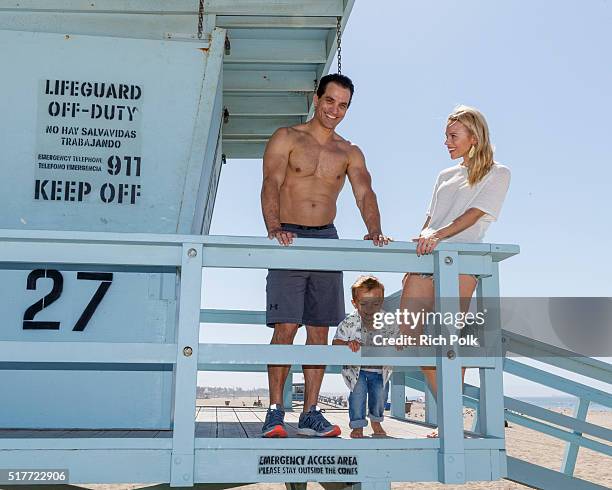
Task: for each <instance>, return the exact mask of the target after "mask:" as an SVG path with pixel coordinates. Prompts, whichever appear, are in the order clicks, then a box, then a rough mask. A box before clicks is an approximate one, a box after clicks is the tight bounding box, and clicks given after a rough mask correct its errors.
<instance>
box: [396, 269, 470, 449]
mask: <svg viewBox="0 0 612 490" xmlns="http://www.w3.org/2000/svg"><path fill="white" fill-rule="evenodd" d="M477 284H478V281H477V280H476V278H474V276H471V275H465V274H461V275H460V276H459V298H460V302H459V303H460V304H459V308H460V309H461V311H462V312H463V313H466V312H467V311H468V310H469V308H470V302H471V300H472V295H473V294H474V290H475V289H476V285H477ZM403 286H404V287H403V290H402V297H401V300H400V309H401V310H403V309H407V310H408V311H414V312H417V311H420V310H421V309H423V310H425V311H426V312H427V311H432V310H433V307H434V302H435V290H434V283H433V279H432V278H429V277H422V276H421V275H420V274H410V273H409V274H406V276H404V281H403ZM413 332H414V333H415V334H416V335H420V334H421V333H422V332H423V324H422V323H421V324H420V325H417V326H415V329H414V330H413ZM421 370H422V371H423V376H424V378H425V381H426V382H427V384H428V385H429V388H430V390H431V392H432V394H433V395H434V397H436V398H437V395H438V382H437V379H436V368H434V367H429V366H428V367H422V368H421ZM464 379H465V368H461V385H462V386H463V381H464ZM432 435H433V434H432ZM434 437H437V434H436V435H434Z"/></svg>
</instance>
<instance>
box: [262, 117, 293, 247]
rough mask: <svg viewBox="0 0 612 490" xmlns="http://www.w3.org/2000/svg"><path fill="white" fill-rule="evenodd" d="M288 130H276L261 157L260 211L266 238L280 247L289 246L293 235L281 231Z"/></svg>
mask: <svg viewBox="0 0 612 490" xmlns="http://www.w3.org/2000/svg"><path fill="white" fill-rule="evenodd" d="M289 151H290V141H289V130H288V129H287V128H279V129H277V130H276V131H275V132H274V134H273V135H272V137H271V138H270V140H269V141H268V144H267V145H266V150H265V152H264V157H263V182H262V186H261V211H262V213H263V218H264V222H265V224H266V229H267V231H268V238H270V239H272V238H276V239H277V240H278V242H279V243H280V244H281V245H290V244H291V243H292V242H293V238H294V236H295V235H294V234H293V233H289V232H285V231H282V230H281V224H280V188H281V186H282V185H283V182H284V181H285V176H286V173H287V166H288V165H289Z"/></svg>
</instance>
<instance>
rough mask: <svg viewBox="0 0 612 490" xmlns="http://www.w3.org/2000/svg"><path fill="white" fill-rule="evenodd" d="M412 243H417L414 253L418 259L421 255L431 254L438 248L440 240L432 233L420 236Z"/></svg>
mask: <svg viewBox="0 0 612 490" xmlns="http://www.w3.org/2000/svg"><path fill="white" fill-rule="evenodd" d="M412 241H413V242H417V248H416V253H417V257H420V256H421V255H427V254H430V253H432V252H433V251H434V249H435V248H436V247H437V246H438V242H439V241H440V238H439V237H438V235H437V233H436V232H433V233H430V234H427V235H421V236H420V237H419V238H413V240H412Z"/></svg>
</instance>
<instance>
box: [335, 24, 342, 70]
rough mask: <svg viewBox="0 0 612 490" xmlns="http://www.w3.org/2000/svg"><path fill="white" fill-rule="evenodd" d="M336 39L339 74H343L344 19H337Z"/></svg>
mask: <svg viewBox="0 0 612 490" xmlns="http://www.w3.org/2000/svg"><path fill="white" fill-rule="evenodd" d="M336 20H337V24H336V39H337V42H338V73H342V26H341V25H340V23H341V21H342V17H340V16H338V17H336Z"/></svg>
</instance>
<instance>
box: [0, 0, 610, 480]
mask: <svg viewBox="0 0 612 490" xmlns="http://www.w3.org/2000/svg"><path fill="white" fill-rule="evenodd" d="M352 4H353V2H352V1H350V0H295V1H290V0H287V1H283V0H206V1H205V2H199V3H198V1H197V0H165V1H162V0H2V1H1V2H0V47H1V49H0V64H1V66H2V67H3V68H4V71H3V76H2V77H1V78H0V113H1V114H2V116H3V117H2V118H1V119H0V147H1V148H2V154H1V155H0V161H1V169H2V171H3V177H2V179H0V204H1V206H2V213H0V265H1V268H0V278H1V280H0V284H1V286H0V288H1V291H0V315H1V316H0V318H1V319H2V326H1V329H0V396H1V397H2V398H1V403H0V477H2V478H5V479H6V478H8V477H7V475H8V473H7V472H8V471H9V470H10V471H13V472H15V471H18V472H21V473H18V477H19V475H21V477H22V478H21V477H20V479H22V481H21V483H27V484H28V485H35V484H37V483H46V482H47V481H45V480H40V479H39V480H38V481H32V480H31V478H32V477H31V476H28V475H27V472H28V470H34V469H38V470H48V471H50V472H51V473H52V476H53V475H55V476H54V477H53V479H54V481H55V483H56V484H57V483H64V484H65V485H66V488H69V486H68V484H70V485H71V486H72V487H73V488H78V484H79V483H118V484H122V483H123V484H125V483H142V484H151V483H158V484H159V485H158V486H156V487H155V488H169V487H174V488H176V487H194V486H195V487H198V488H208V489H219V488H227V487H232V486H238V485H241V484H244V483H254V482H285V483H292V484H298V483H303V482H307V481H320V482H322V483H324V484H328V483H335V485H336V488H339V487H342V484H345V485H347V486H353V487H361V488H364V489H365V488H371V489H374V488H376V489H380V490H382V489H385V488H389V485H390V482H402V481H432V482H433V481H439V482H446V483H462V482H466V481H474V480H484V481H491V480H498V479H500V478H509V479H512V480H516V481H520V482H524V483H526V484H528V485H531V486H534V487H538V488H553V487H554V488H556V489H563V488H568V489H569V488H571V489H576V488H585V489H586V488H603V487H598V486H597V485H594V484H592V483H589V482H586V481H584V480H579V479H577V478H574V477H573V476H572V474H573V471H574V466H575V462H576V456H577V452H578V449H579V448H580V447H587V448H589V449H592V450H596V451H599V452H601V453H602V454H604V455H607V456H610V455H612V449H611V446H610V445H609V444H606V443H605V442H604V441H608V442H609V441H610V440H612V437H611V431H610V430H609V429H606V428H603V427H599V426H596V425H593V424H590V423H587V422H585V418H586V414H587V411H588V408H589V404H590V403H591V402H596V403H599V404H602V405H606V406H608V407H610V406H612V401H611V397H610V394H609V393H605V392H602V391H599V390H596V389H593V388H591V387H589V386H588V385H584V384H579V383H575V382H570V381H568V380H566V379H563V378H561V377H559V376H556V375H553V374H550V373H547V372H545V371H544V370H541V369H536V368H533V367H531V366H528V365H527V364H524V363H521V362H519V361H517V360H510V359H503V358H502V356H501V355H492V356H469V357H464V356H462V355H461V352H457V351H455V350H453V349H447V350H445V351H444V352H438V351H435V350H432V351H431V352H430V354H429V355H425V356H420V357H397V356H391V355H389V356H388V357H383V358H381V357H377V358H376V364H389V365H393V366H396V370H395V372H394V375H393V378H392V387H391V398H392V414H393V416H394V418H395V419H397V420H400V421H402V423H406V424H410V423H411V422H410V421H408V420H406V419H405V413H404V390H405V386H410V387H413V388H416V389H420V390H422V391H424V392H425V394H426V399H427V422H428V423H431V424H434V423H436V424H437V425H438V426H439V429H440V438H439V439H425V438H407V439H380V440H361V441H358V440H346V439H334V440H325V441H321V440H311V439H297V438H289V439H284V440H265V439H261V438H259V437H257V436H258V434H259V425H260V423H259V422H257V421H256V420H254V421H253V423H252V424H251V425H249V424H245V423H243V422H242V421H240V420H233V419H232V420H216V421H211V420H208V421H204V422H202V421H199V420H196V417H195V413H196V377H197V373H198V371H199V370H206V371H214V370H226V371H263V370H265V366H266V364H268V363H274V364H291V365H293V366H294V367H295V368H296V369H297V368H298V367H299V365H301V364H326V365H328V366H329V368H328V371H329V372H338V369H339V367H338V366H340V365H342V364H372V363H373V358H368V357H360V356H359V355H357V354H353V353H350V352H348V350H347V349H340V348H336V347H331V346H329V347H326V346H308V347H305V346H270V345H236V344H232V345H219V344H205V343H200V342H199V331H200V328H206V324H207V323H227V324H236V325H262V324H263V323H264V314H263V312H258V311H244V310H202V309H201V307H200V305H201V298H202V294H203V295H206V287H207V285H206V272H205V270H206V269H207V268H211V267H232V268H262V269H265V268H269V267H273V268H308V269H320V270H329V269H341V270H347V271H351V270H353V271H354V270H367V271H386V272H405V271H414V272H433V273H434V274H435V275H436V284H437V291H436V295H437V297H438V299H440V300H441V301H439V302H438V304H439V305H440V308H443V309H444V310H445V311H457V309H458V300H457V295H458V291H457V275H458V274H459V273H469V274H478V275H480V276H481V278H482V279H481V281H480V286H479V288H478V298H479V301H488V302H489V304H493V305H495V302H496V301H497V299H498V298H499V276H498V264H499V262H500V261H502V260H505V259H508V258H510V257H511V256H513V255H515V254H517V253H518V247H517V246H515V245H493V244H478V245H474V244H445V245H443V246H440V247H439V248H438V250H437V252H436V253H435V254H434V255H433V256H430V257H424V258H417V257H416V255H415V249H414V245H413V244H410V243H394V244H392V245H391V246H389V247H386V248H385V249H382V250H379V249H376V248H374V247H371V245H369V244H368V243H364V242H361V241H350V240H338V241H332V240H326V241H325V243H324V244H322V243H321V242H320V241H315V240H306V239H299V240H297V241H296V244H295V245H294V246H292V247H290V248H280V247H278V246H276V245H275V244H274V243H272V242H270V241H269V240H267V239H264V238H255V237H238V236H211V235H209V234H208V231H209V227H210V222H211V217H212V213H213V209H214V203H215V197H216V189H217V183H218V180H219V174H220V172H221V168H222V164H223V162H224V161H225V159H226V158H258V157H261V155H262V153H263V148H264V146H265V143H266V141H267V138H268V137H269V136H270V135H271V134H272V132H273V131H274V130H275V129H276V128H278V127H280V126H288V125H292V124H296V123H299V122H302V121H305V120H306V118H307V117H308V114H309V111H310V106H311V102H312V95H313V92H314V88H315V86H316V83H317V80H318V79H319V78H320V77H321V75H322V74H324V73H326V72H327V71H328V70H329V68H330V66H331V64H332V60H333V57H334V53H335V50H336V43H337V35H338V32H339V31H342V29H343V28H344V25H345V23H346V20H347V17H348V15H349V13H350V10H351V8H352ZM254 185H256V183H254ZM203 270H204V274H203ZM442 299H443V301H442ZM397 300H398V298H397V295H392V296H391V297H389V298H388V302H389V305H390V306H393V305H394V304H396V303H397ZM491 321H492V322H493V328H492V329H491V331H490V333H489V334H488V335H489V336H490V342H491V345H494V346H497V347H499V349H500V350H501V345H502V341H503V342H504V346H505V347H504V348H505V349H506V350H510V351H513V352H516V353H518V354H523V355H530V356H534V357H537V358H538V359H540V360H541V361H544V362H548V363H549V364H552V365H554V366H557V367H561V368H563V369H566V370H569V371H572V372H575V373H579V374H581V375H583V376H588V377H590V378H591V379H596V380H600V381H605V382H610V380H611V377H612V376H611V369H610V366H609V365H608V364H605V363H603V362H600V361H596V360H593V359H588V358H582V357H578V356H571V355H568V353H567V352H559V351H558V349H557V350H555V349H556V348H553V347H550V346H547V345H545V344H541V345H540V344H537V345H536V344H534V342H532V341H531V340H530V339H528V338H524V337H520V336H518V335H515V334H510V333H508V332H504V331H503V330H502V325H501V324H500V323H499V319H498V318H497V321H496V317H495V316H493V317H492V320H491ZM241 328H255V327H247V326H243V327H241ZM534 352H535V353H536V354H534ZM569 354H571V353H569ZM540 356H541V357H540ZM419 366H436V367H437V368H438V371H437V372H438V379H439V386H440V392H439V396H438V400H437V403H436V402H435V400H434V398H433V396H432V395H431V393H429V392H428V389H427V387H426V386H424V384H423V379H422V376H420V375H419V370H418V367H419ZM462 366H465V367H474V368H478V369H479V371H480V381H481V382H480V387H479V388H477V387H474V386H466V387H465V389H464V392H463V393H462V391H461V384H460V370H461V367H462ZM504 369H505V370H506V371H507V372H509V373H512V374H513V375H516V376H520V377H523V378H525V379H528V380H531V381H535V382H539V383H542V384H545V385H547V386H551V387H554V388H556V389H559V390H561V391H565V392H567V393H570V394H572V395H575V396H576V397H578V398H579V400H580V403H579V405H578V407H577V410H576V413H575V415H574V417H568V416H564V415H561V414H558V413H555V412H552V411H549V410H545V409H542V408H538V407H536V406H534V405H530V404H528V403H525V402H521V401H519V400H515V399H511V398H508V397H505V398H504V394H503V387H502V373H503V370H504ZM285 396H286V398H287V400H288V403H286V405H288V406H290V399H291V380H290V379H289V380H288V383H287V385H286V390H285ZM463 405H466V406H468V407H472V408H475V409H476V410H477V413H478V417H477V418H476V423H475V425H474V427H473V428H472V431H468V432H464V430H463V421H462V416H461V414H462V406H463ZM504 419H507V420H510V421H512V422H514V423H516V424H523V425H525V426H527V427H530V428H532V429H535V430H539V431H541V432H543V433H545V434H548V435H552V436H554V437H558V438H560V439H562V440H564V441H566V443H567V451H566V454H565V458H564V461H563V462H562V466H561V467H560V471H553V470H551V469H547V468H542V467H539V466H537V465H534V464H532V463H530V462H527V461H522V460H520V459H516V458H511V457H507V456H506V453H505V441H504ZM232 424H234V425H232ZM234 429H237V430H234ZM309 457H315V459H313V460H312V461H309V460H308V458H309ZM64 469H65V470H68V472H69V474H68V475H69V479H68V480H62V478H61V474H62V470H64ZM53 472H54V473H53ZM24 474H25V476H24ZM11 481H13V482H15V479H14V478H13V479H12V480H11ZM4 486H7V485H4ZM60 486H61V485H60ZM3 488H4V487H3ZM20 488H25V487H24V486H21V487H20Z"/></svg>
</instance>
